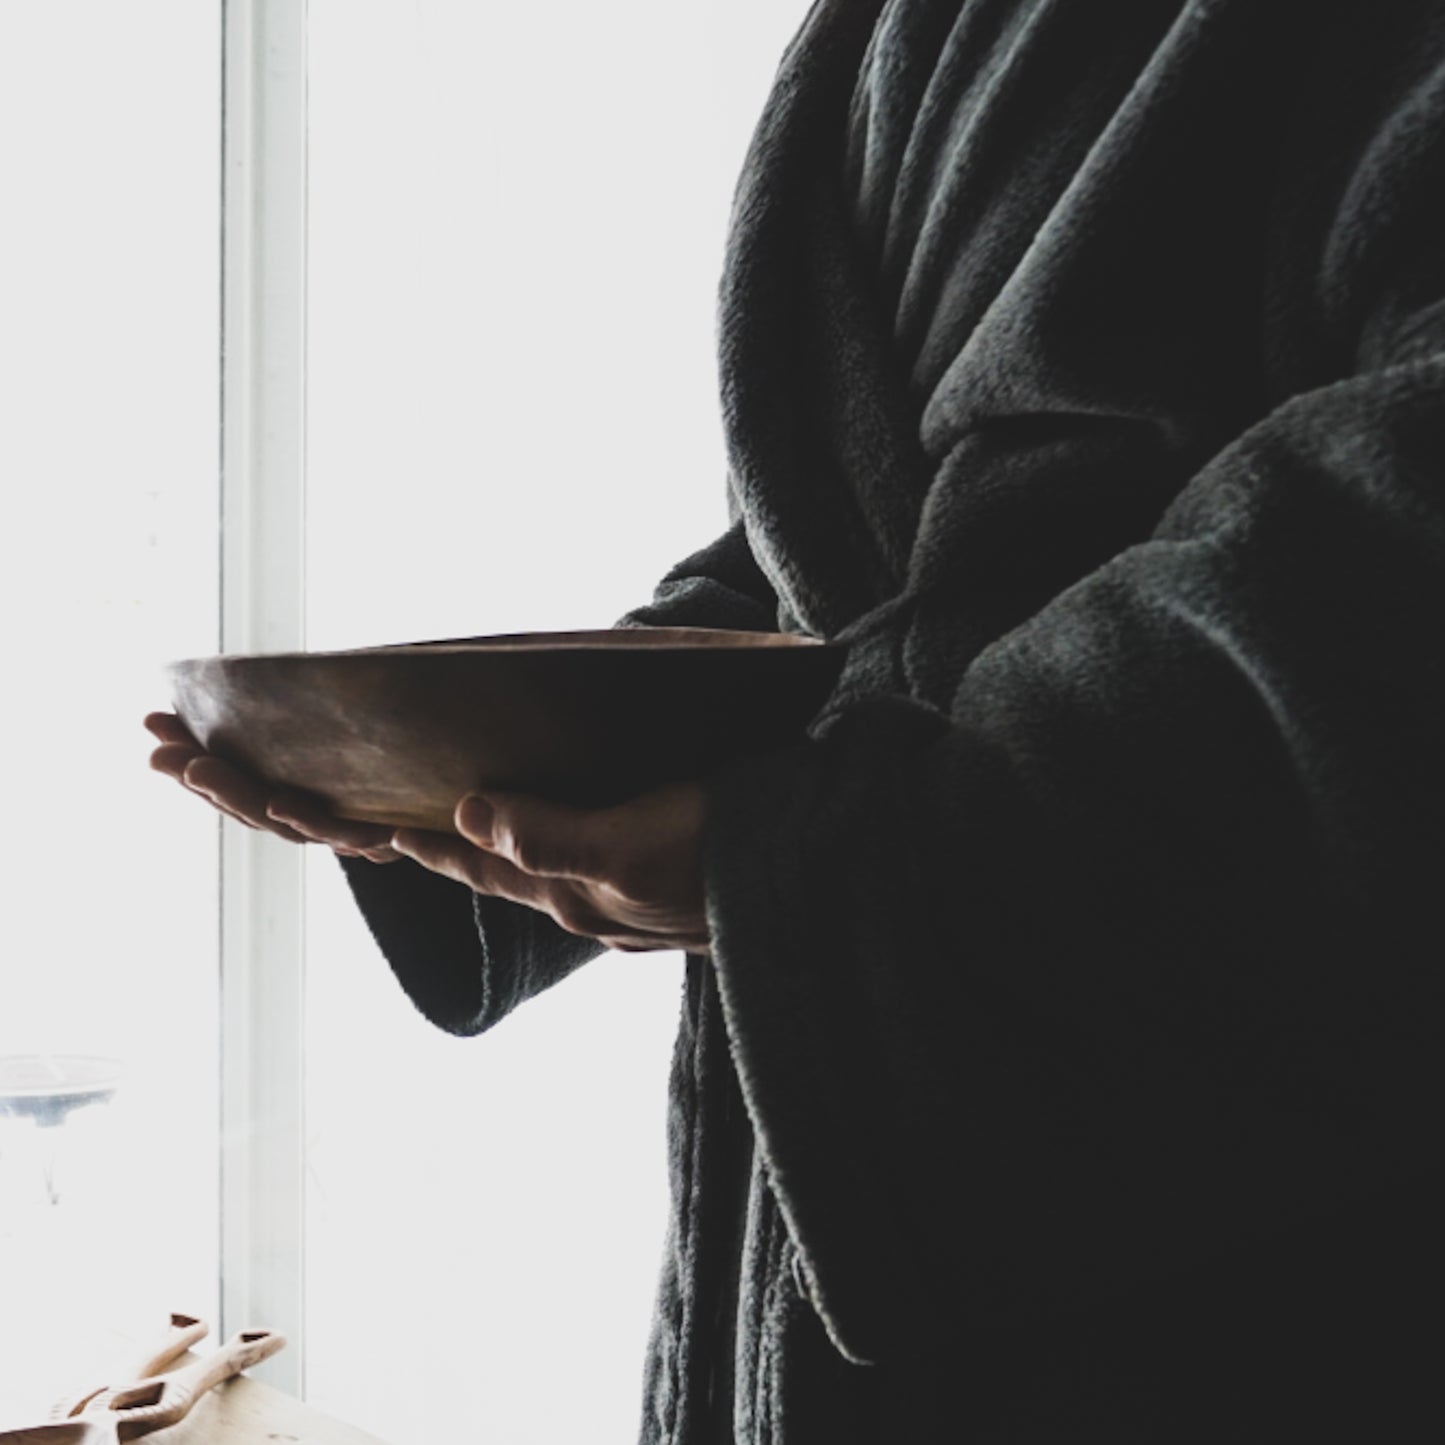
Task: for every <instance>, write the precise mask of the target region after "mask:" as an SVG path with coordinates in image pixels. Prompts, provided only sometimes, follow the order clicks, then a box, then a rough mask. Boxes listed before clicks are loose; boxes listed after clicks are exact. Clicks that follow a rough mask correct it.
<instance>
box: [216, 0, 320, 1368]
mask: <svg viewBox="0 0 1445 1445" xmlns="http://www.w3.org/2000/svg"><path fill="white" fill-rule="evenodd" d="M223 71H224V123H223V136H224V141H223V144H224V155H223V168H222V258H223V260H222V270H223V283H222V284H223V298H222V368H221V373H222V381H221V477H222V484H221V518H220V522H221V644H222V647H223V649H224V650H225V651H226V652H285V651H292V650H298V649H300V648H301V647H303V646H304V628H305V617H304V603H305V590H304V581H305V577H304V561H305V536H304V517H305V353H306V332H305V314H306V308H305V292H306V5H305V3H304V0H224V58H223ZM302 879H303V872H302V859H301V850H300V849H298V848H295V847H293V846H290V845H288V844H285V843H282V842H280V841H279V840H277V839H276V838H273V837H271V836H270V835H268V834H262V833H258V832H254V831H252V830H250V829H247V828H244V827H242V826H240V825H239V824H234V823H231V822H230V821H227V822H225V823H224V824H223V836H222V847H221V1110H222V1142H221V1317H222V1329H223V1331H225V1332H226V1333H227V1334H230V1333H232V1332H234V1331H235V1330H237V1329H241V1328H245V1327H246V1326H248V1325H266V1326H269V1327H271V1328H274V1329H279V1330H281V1331H283V1332H284V1333H285V1334H286V1335H288V1336H289V1338H290V1342H291V1343H290V1347H289V1348H288V1349H287V1350H285V1351H283V1352H282V1353H281V1354H280V1355H278V1356H277V1357H276V1358H275V1359H274V1360H273V1361H272V1362H271V1364H269V1365H268V1366H266V1367H265V1373H266V1375H267V1377H268V1378H269V1379H270V1380H271V1382H272V1383H274V1384H276V1385H278V1386H280V1387H281V1388H283V1389H287V1390H290V1391H291V1392H293V1393H295V1394H300V1393H301V1389H302V1382H303V1378H304V1375H303V1361H302V1356H301V1340H302V1338H303V1334H302V1329H301V1326H302V1312H303V1298H302V1281H303V1279H304V1270H303V1267H302V1263H303V1262H302V1250H303V1245H304V1218H305V1213H304V1180H305V1173H304V1149H305V1130H304V1111H303V1110H304V1089H303V1087H302V1085H303V1058H302V1040H303V1029H302V1022H303V1020H302V1004H303V983H304V979H303V963H304V959H303V948H302V939H303V928H302V922H303V920H302V907H303V893H302V888H303V883H302Z"/></svg>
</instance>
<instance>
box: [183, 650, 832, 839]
mask: <svg viewBox="0 0 1445 1445" xmlns="http://www.w3.org/2000/svg"><path fill="white" fill-rule="evenodd" d="M844 651H845V649H843V648H841V647H836V646H831V645H829V644H826V643H819V642H814V641H811V640H810V639H806V638H800V637H793V636H790V635H787V634H780V633H762V632H722V631H709V630H705V629H696V628H671V627H645V628H618V629H612V630H609V631H599V632H532V633H519V634H515V635H510V636H503V637H482V638H472V639H467V640H454V641H444V642H427V643H416V644H411V645H406V646H397V647H377V648H364V649H360V650H356V651H350V652H292V653H277V654H273V655H269V656H235V657H205V658H194V659H191V660H189V661H186V662H176V663H172V664H171V666H170V669H169V673H170V681H171V689H172V697H173V700H174V704H175V709H176V712H177V713H178V714H179V715H180V717H181V718H182V719H183V720H184V721H185V723H186V724H187V726H189V728H190V729H191V731H192V732H193V733H194V734H195V735H196V737H197V739H198V740H199V741H200V742H201V743H202V744H203V745H204V746H205V747H206V748H208V749H209V750H210V751H212V752H214V753H215V754H217V755H218V756H219V757H223V758H226V759H229V760H230V761H232V762H235V763H239V764H241V765H242V766H244V767H246V768H249V769H250V770H251V771H252V772H255V773H258V774H260V775H261V776H262V777H265V778H268V779H270V780H271V781H272V782H275V783H278V784H282V785H284V786H287V787H294V788H302V789H305V790H306V791H308V792H311V793H314V794H317V795H319V796H320V797H322V798H324V799H325V800H326V801H327V802H328V803H329V804H330V805H331V807H332V809H333V810H334V811H335V812H337V813H338V814H340V815H341V816H343V817H347V818H360V819H366V820H369V821H373V822H380V823H390V824H393V825H397V826H410V827H420V828H433V829H437V830H439V831H447V832H449V831H451V828H452V813H453V810H454V809H455V807H456V804H457V802H458V800H459V799H460V798H462V797H463V796H464V795H465V794H466V793H468V792H471V791H473V790H475V789H478V788H486V787H495V788H508V789H519V790H525V791H529V792H535V793H539V794H541V795H543V796H545V797H549V798H554V799H558V800H561V801H565V802H575V803H582V804H601V803H609V802H617V801H620V800H621V799H623V798H626V797H630V796H633V795H634V794H636V793H639V792H643V791H645V790H647V789H648V788H651V787H656V786H660V785H661V784H662V783H665V782H670V781H674V780H676V779H679V778H686V777H693V776H699V775H702V774H705V773H707V772H710V771H713V770H715V769H717V768H718V767H720V766H721V765H723V764H725V763H727V762H728V761H730V760H731V759H734V758H737V757H740V756H743V755H745V754H747V753H750V752H761V751H765V750H767V749H769V748H772V747H777V746H780V745H782V744H784V743H786V742H788V741H790V740H793V739H796V738H800V737H801V736H802V735H803V732H804V729H805V727H806V725H807V723H808V722H809V720H810V719H811V718H812V717H813V716H814V715H815V714H816V713H817V711H818V709H819V707H820V706H821V705H822V703H823V702H824V700H825V699H826V698H827V696H828V693H829V692H830V690H831V689H832V686H833V684H834V682H835V681H836V679H837V676H838V672H839V670H840V668H841V666H842V660H843V656H844Z"/></svg>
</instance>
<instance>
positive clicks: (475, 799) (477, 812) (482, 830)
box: [456, 793, 497, 843]
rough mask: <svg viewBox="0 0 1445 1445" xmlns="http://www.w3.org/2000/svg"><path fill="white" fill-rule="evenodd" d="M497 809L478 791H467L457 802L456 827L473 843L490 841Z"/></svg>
mask: <svg viewBox="0 0 1445 1445" xmlns="http://www.w3.org/2000/svg"><path fill="white" fill-rule="evenodd" d="M496 816H497V810H496V809H495V808H494V807H492V805H491V804H490V803H489V802H488V801H487V800H486V799H485V798H484V797H482V796H481V795H480V794H479V793H469V794H468V795H467V796H466V797H465V798H463V799H462V800H461V802H460V803H458V804H457V814H456V824H457V828H458V829H459V830H460V831H461V832H462V833H465V834H466V836H467V837H468V838H470V839H471V840H472V841H473V842H474V843H477V842H483V841H485V842H487V843H490V842H491V841H492V823H493V821H494V820H495V818H496Z"/></svg>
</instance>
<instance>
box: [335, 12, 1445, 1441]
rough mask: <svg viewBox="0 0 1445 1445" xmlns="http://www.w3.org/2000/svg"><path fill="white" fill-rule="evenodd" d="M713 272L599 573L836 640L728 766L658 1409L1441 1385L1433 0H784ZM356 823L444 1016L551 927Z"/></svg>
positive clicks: (560, 969) (692, 972)
mask: <svg viewBox="0 0 1445 1445" xmlns="http://www.w3.org/2000/svg"><path fill="white" fill-rule="evenodd" d="M721 325H722V388H723V402H724V407H725V411H726V419H727V426H728V434H729V438H730V446H731V457H730V462H731V483H732V495H733V498H734V501H735V505H736V515H737V517H738V521H737V523H736V525H735V526H734V527H733V528H732V530H731V531H729V532H728V533H727V535H726V536H724V537H723V538H722V539H721V540H720V541H718V542H717V543H716V544H714V545H713V546H711V547H709V548H707V549H706V550H704V551H702V552H700V553H698V555H696V556H695V557H692V558H691V559H689V560H688V561H687V562H685V563H683V564H682V565H681V566H680V567H679V568H678V569H677V570H676V571H675V572H674V573H673V574H672V575H671V576H670V577H669V578H667V579H666V580H665V581H664V582H663V584H662V586H661V588H660V590H659V592H658V594H657V598H656V601H655V603H654V604H653V605H652V606H650V607H647V608H644V609H643V610H641V611H639V612H638V613H636V614H634V616H633V617H632V619H631V620H632V621H633V622H636V623H651V624H656V623H688V624H700V625H712V626H722V627H742V628H760V629H762V628H772V627H783V628H788V629H795V630H799V631H803V632H807V633H811V634H815V635H818V636H822V637H843V638H845V639H847V640H849V641H851V642H852V652H851V654H850V661H849V664H848V666H847V668H846V671H845V675H844V678H843V682H842V684H841V686H840V687H839V689H838V691H837V693H836V694H835V696H834V697H833V698H832V700H831V701H830V703H829V704H828V706H827V707H826V709H825V710H824V712H823V713H822V715H821V716H820V717H819V718H818V719H817V721H816V723H815V724H814V726H813V728H812V730H811V734H810V736H809V737H808V738H807V739H806V740H802V741H800V742H799V743H798V744H797V746H795V747H792V748H790V749H788V750H785V751H782V752H780V753H778V754H777V755H775V756H769V757H765V758H757V759H751V760H748V761H745V762H743V763H741V764H739V765H738V766H737V767H735V768H734V769H732V770H731V771H730V772H729V773H727V775H726V776H723V777H721V778H718V779H716V780H715V781H714V783H713V785H712V786H711V788H710V793H709V820H708V831H707V839H706V870H707V889H708V906H709V910H710V917H711V925H712V929H713V936H714V938H715V941H716V946H715V954H714V957H713V959H712V960H711V961H710V962H708V961H703V960H699V959H694V960H691V961H690V963H689V970H688V983H687V992H686V1006H685V1010H684V1016H683V1020H682V1029H681V1034H680V1037H679V1041H678V1047H677V1054H676V1063H675V1068H674V1074H673V1079H672V1089H673V1112H672V1125H671V1131H672V1132H671V1139H670V1144H671V1152H672V1166H673V1183H674V1191H675V1213H674V1222H673V1227H672V1233H671V1239H670V1243H669V1247H668V1250H667V1255H666V1266H665V1273H664V1278H663V1281H662V1287H661V1293H660V1298H659V1305H658V1311H657V1318H656V1328H655V1338H654V1341H653V1346H652V1350H651V1355H650V1362H649V1367H648V1378H647V1402H646V1410H645V1417H644V1425H643V1432H642V1434H643V1439H644V1440H645V1441H647V1442H651V1445H663V1442H668V1445H702V1442H709V1445H712V1442H719V1441H733V1440H736V1441H738V1442H747V1445H762V1442H770V1445H825V1442H827V1445H849V1442H857V1445H864V1442H868V1445H873V1442H883V1441H888V1442H895V1441H896V1442H925V1441H930V1442H931V1441H944V1440H946V1441H955V1440H956V1441H961V1442H988V1445H992V1442H1004V1441H1008V1442H1028V1445H1033V1442H1038V1445H1044V1442H1049V1445H1054V1442H1093V1441H1101V1442H1103V1441H1107V1442H1111V1445H1117V1442H1125V1441H1127V1442H1134V1441H1137V1442H1148V1445H1161V1442H1165V1445H1167V1442H1179V1441H1196V1440H1197V1441H1210V1442H1239V1441H1270V1442H1280V1441H1289V1442H1293V1441H1372V1442H1373V1441H1382V1442H1383V1441H1389V1442H1396V1441H1403V1440H1406V1439H1410V1440H1416V1439H1419V1440H1425V1439H1437V1438H1445V1433H1442V1429H1445V1404H1442V1399H1445V1391H1442V1383H1441V1382H1442V1379H1445V1352H1442V1348H1441V1347H1442V1343H1445V1337H1442V1323H1441V1321H1442V1308H1445V1306H1442V1301H1445V1289H1442V1284H1445V1279H1442V1275H1445V1270H1442V1267H1441V1266H1442V1259H1441V1244H1440V1234H1441V1228H1442V1224H1441V1221H1442V1219H1445V1210H1442V1204H1445V1198H1442V1195H1445V1191H1442V1188H1441V1142H1442V1141H1441V1130H1440V1116H1441V1105H1442V1103H1445V1079H1442V1073H1445V1067H1442V1027H1441V1025H1442V961H1445V947H1442V922H1441V900H1442V895H1445V886H1442V878H1445V869H1442V865H1445V806H1442V804H1445V642H1442V637H1441V629H1442V624H1445V4H1442V3H1441V0H1372V3H1365V0H1351V3H1345V0H887V3H882V0H819V3H818V4H817V5H816V6H815V7H814V9H813V11H812V13H811V14H810V15H809V17H808V19H807V21H806V23H805V25H804V28H803V30H802V32H801V34H800V35H799V37H798V38H797V40H796V41H795V42H794V44H793V46H792V47H791V49H790V50H789V51H788V53H787V55H786V56H785V58H784V60H783V63H782V67H781V71H780V73H779V76H778V80H777V85H776V89H775V90H774V92H773V95H772V98H771V100H770V101H769V104H768V107H767V110H766V113H765V115H764V116H763V119H762V122H761V125H760V128H759V130H758V132H757V137H756V140H755V143H754V145H753V148H752V151H751V154H750V156H749V159H748V162H747V167H746V170H745V173H744V175H743V177H742V181H741V185H740V189H739V191H738V194H737V202H736V209H735V213H734V219H733V234H732V238H731V244H730V248H729V254H728V259H727V266H726V275H725V278H724V281H723V287H722V313H721ZM348 873H349V875H350V876H351V878H352V880H353V882H354V884H355V886H356V890H357V893H358V896H359V900H360V903H361V906H362V908H363V909H364V910H365V912H366V915H367V917H368V919H369V921H370V923H371V925H372V927H373V929H374V931H375V933H376V935H377V937H378V939H379V941H380V943H381V945H382V947H383V949H384V950H385V952H386V953H387V955H388V957H389V958H390V960H391V962H392V964H393V966H394V967H395V969H396V972H397V974H398V975H399V977H400V979H401V982H402V984H403V985H404V986H405V988H406V989H407V990H408V992H409V993H410V995H411V996H412V998H413V999H414V1000H415V1002H416V1004H417V1005H418V1006H419V1007H420V1008H421V1009H422V1010H423V1011H424V1012H425V1013H426V1014H427V1016H428V1017H430V1018H431V1019H433V1020H434V1021H435V1022H437V1023H438V1024H439V1025H441V1026H442V1027H443V1028H446V1029H450V1030H454V1031H457V1032H463V1033H465V1032H471V1031H477V1030H481V1029H485V1028H488V1027H490V1026H491V1025H492V1024H494V1023H496V1022H497V1021H498V1020H500V1019H501V1018H502V1017H503V1016H504V1015H505V1014H506V1013H507V1012H508V1010H509V1009H511V1008H512V1007H513V1006H514V1005H516V1004H518V1003H520V1002H522V1001H523V1000H524V999H526V998H527V997H528V996H529V995H531V994H534V993H535V992H537V991H538V990H539V989H542V988H544V987H546V986H548V985H550V984H552V983H554V982H556V981H557V980H559V979H560V978H561V977H563V976H564V975H565V974H566V973H568V972H569V971H570V970H571V969H573V968H575V967H577V966H578V965H579V964H581V963H582V962H584V961H585V959H586V958H587V957H588V956H590V951H589V950H588V949H587V948H585V947H584V946H582V945H581V944H580V943H579V941H578V940H575V939H569V938H567V937H566V936H564V935H562V934H561V933H560V932H559V931H557V930H556V929H554V928H553V927H552V926H551V925H550V923H547V922H545V921H543V920H541V919H540V918H538V917H537V916H534V915H530V914H528V913H527V912H526V911H525V910H522V909H519V908H517V907H515V906H513V905H510V904H499V903H494V902H481V903H479V904H478V905H477V906H476V908H475V911H474V907H473V900H472V899H471V897H470V896H469V895H468V894H466V893H465V891H464V890H461V889H459V888H457V887H456V886H455V885H452V884H450V883H446V882H443V881H441V880H439V879H437V878H435V877H432V876H430V875H425V874H423V873H422V872H421V871H420V870H418V869H416V868H414V867H413V866H412V865H411V864H404V865H396V866H393V867H389V868H371V867H369V866H367V865H365V864H356V863H352V864H349V865H348ZM478 925H480V930H479V928H478Z"/></svg>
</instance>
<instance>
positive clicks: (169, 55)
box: [0, 0, 220, 1423]
mask: <svg viewBox="0 0 1445 1445" xmlns="http://www.w3.org/2000/svg"><path fill="white" fill-rule="evenodd" d="M219 156H220V4H219V0H212V3H203V0H126V3H125V4H123V5H117V4H115V3H113V0H45V3H29V4H25V3H18V0H6V3H5V4H3V5H0V177H3V178H4V206H5V223H4V225H3V227H0V485H3V487H4V491H5V499H6V525H5V527H4V530H3V533H0V538H3V540H0V628H3V634H4V649H3V655H4V659H5V662H4V666H5V674H6V683H5V697H6V708H5V733H4V741H5V763H6V766H5V778H6V787H5V805H6V806H5V811H6V827H5V832H4V838H3V840H0V853H3V874H4V878H5V882H6V888H5V921H6V934H7V944H6V948H5V956H4V960H3V962H0V1361H3V1363H0V1423H3V1421H4V1419H5V1414H6V1412H7V1411H9V1410H10V1408H11V1404H12V1402H14V1403H15V1404H17V1405H20V1406H21V1407H22V1408H23V1406H24V1405H25V1404H26V1403H28V1404H30V1405H34V1404H36V1403H40V1402H43V1403H46V1404H48V1403H49V1395H48V1393H47V1392H48V1391H50V1390H51V1389H52V1388H53V1387H54V1386H55V1385H63V1386H67V1387H69V1386H74V1384H75V1383H76V1382H75V1380H74V1379H73V1378H71V1377H70V1376H69V1375H67V1370H73V1369H74V1368H75V1367H76V1364H77V1362H76V1361H75V1360H74V1358H73V1357H71V1358H67V1357H66V1353H65V1348H64V1347H65V1342H66V1341H67V1340H68V1339H73V1338H74V1334H75V1324H76V1321H78V1320H83V1321H85V1322H86V1324H87V1325H88V1326H101V1327H104V1326H111V1325H113V1326H115V1327H117V1328H124V1327H126V1326H127V1325H129V1326H130V1327H131V1328H133V1329H139V1330H142V1331H145V1330H148V1329H154V1328H159V1327H160V1324H163V1323H164V1320H165V1319H166V1317H167V1315H168V1314H169V1312H170V1311H171V1310H173V1309H183V1310H189V1311H193V1312H196V1313H202V1314H205V1315H207V1316H209V1317H210V1318H212V1319H214V1318H215V1310H216V1273H217V1243H216V1229H217V1226H216V1220H217V1197H216V1151H217V1126H216V1107H217V1106H216V1076H217V1046H216V972H217V959H216V868H217V865H216V831H217V830H216V829H215V828H214V827H211V826H207V825H206V824H205V823H204V821H203V820H201V819H199V818H198V817H197V816H196V813H195V809H194V807H193V806H192V807H188V806H187V800H186V799H184V798H182V797H180V796H178V795H173V792H174V790H168V789H166V788H164V787H162V786H161V784H160V782H159V780H157V779H156V778H154V777H153V776H151V775H150V773H149V772H148V771H147V769H146V766H145V759H146V755H147V753H148V752H149V749H150V746H151V742H150V739H149V738H148V736H147V735H146V734H145V733H144V732H143V731H142V729H141V726H140V724H141V719H142V717H143V716H144V714H145V713H146V712H148V711H150V710H151V709H153V708H155V707H156V706H157V705H158V704H159V703H160V702H161V701H163V699H164V696H165V694H164V682H163V680H162V677H161V673H160V669H161V666H162V664H163V663H165V662H166V661H167V660H169V659H170V658H173V657H178V656H187V655H194V654H197V653H202V654H204V653H209V652H214V651H215V650H216V646H217V637H218V611H217V545H216V515H217V477H216V456H217V441H216V438H217V422H218V417H217V392H218V353H219V343H218V316H219V258H218V251H217V236H218V232H219V188H220V179H219V174H220V166H219Z"/></svg>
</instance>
